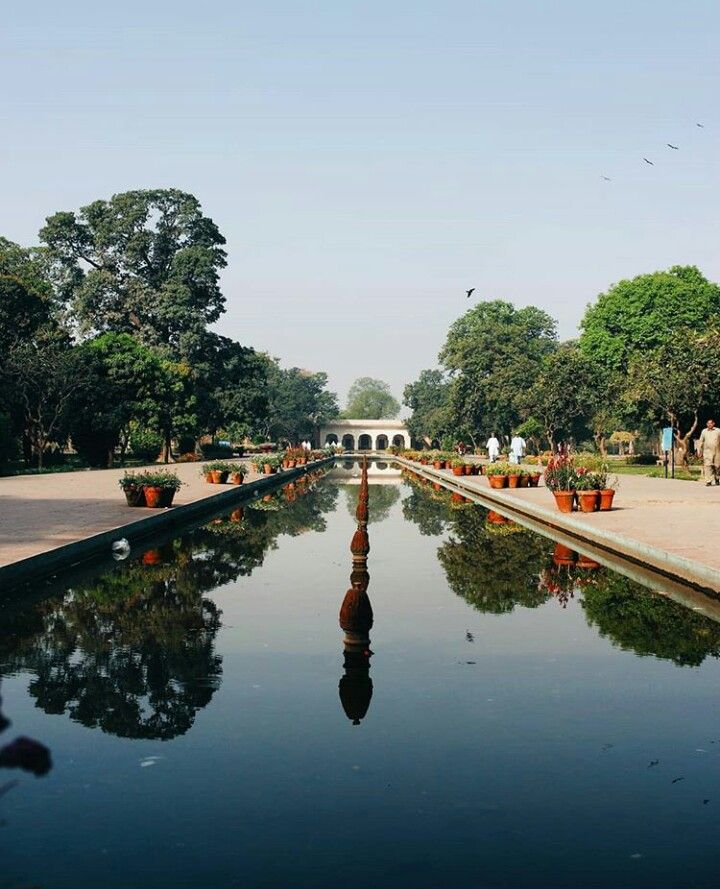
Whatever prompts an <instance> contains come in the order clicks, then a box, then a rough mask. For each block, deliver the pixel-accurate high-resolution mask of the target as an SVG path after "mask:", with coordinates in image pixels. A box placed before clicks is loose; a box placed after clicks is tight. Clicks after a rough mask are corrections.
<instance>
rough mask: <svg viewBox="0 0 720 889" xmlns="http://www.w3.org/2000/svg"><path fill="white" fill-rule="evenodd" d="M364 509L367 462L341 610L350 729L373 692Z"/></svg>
mask: <svg viewBox="0 0 720 889" xmlns="http://www.w3.org/2000/svg"><path fill="white" fill-rule="evenodd" d="M367 507H368V486H367V460H366V459H363V466H362V478H361V481H360V490H359V492H358V506H357V511H356V515H357V518H358V525H357V529H356V530H355V533H354V534H353V538H352V542H351V544H350V551H351V552H352V555H353V570H352V574H351V575H350V583H351V587H350V589H349V590H348V591H347V593H345V598H344V599H343V603H342V605H341V607H340V626H341V627H342V629H343V630H344V631H345V637H344V639H343V648H344V654H345V660H344V665H343V666H344V668H345V674H344V676H342V678H341V679H340V685H339V692H340V703H341V704H342V708H343V710H344V711H345V715H346V716H347V717H348V719H351V720H352V723H353V725H360V721H361V720H362V719H364V718H365V715H366V713H367V711H368V708H369V706H370V700H371V699H372V691H373V684H372V679H371V678H370V675H369V671H370V658H371V657H372V652H371V651H370V636H369V633H370V629H371V627H372V625H373V610H372V605H371V604H370V599H369V598H368V594H367V589H368V585H369V583H370V575H369V574H368V570H367V555H368V553H369V552H370V540H369V538H368V532H367Z"/></svg>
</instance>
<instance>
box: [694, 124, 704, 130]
mask: <svg viewBox="0 0 720 889" xmlns="http://www.w3.org/2000/svg"><path fill="white" fill-rule="evenodd" d="M695 126H696V127H700V129H701V130H704V129H705V124H704V123H696V124H695Z"/></svg>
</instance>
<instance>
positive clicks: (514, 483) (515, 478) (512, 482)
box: [507, 475, 520, 488]
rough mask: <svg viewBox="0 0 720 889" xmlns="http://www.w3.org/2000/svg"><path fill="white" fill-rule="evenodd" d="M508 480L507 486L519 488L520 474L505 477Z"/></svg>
mask: <svg viewBox="0 0 720 889" xmlns="http://www.w3.org/2000/svg"><path fill="white" fill-rule="evenodd" d="M507 480H508V488H519V487H520V476H519V475H509V476H508V477H507Z"/></svg>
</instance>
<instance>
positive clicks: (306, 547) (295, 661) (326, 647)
mask: <svg viewBox="0 0 720 889" xmlns="http://www.w3.org/2000/svg"><path fill="white" fill-rule="evenodd" d="M357 474H358V473H357V466H356V465H355V466H352V465H347V468H346V467H345V465H344V464H339V465H338V466H337V468H335V469H334V470H333V471H332V472H330V473H329V475H328V476H326V477H325V478H322V479H317V480H315V481H311V482H309V483H303V484H300V485H296V486H295V487H294V488H291V489H289V490H284V491H280V492H279V493H278V494H277V495H275V496H273V498H272V499H270V500H259V501H255V502H254V503H253V504H252V505H248V506H245V508H244V509H242V510H240V511H236V512H234V513H233V514H232V515H229V516H226V517H224V518H222V519H220V520H216V521H214V522H211V523H209V524H208V525H207V526H205V527H203V528H201V529H198V530H196V531H194V532H192V533H188V534H187V535H185V536H182V537H179V538H177V539H175V540H173V541H170V542H167V543H165V544H162V545H161V546H159V547H156V548H154V549H152V550H150V551H149V552H147V553H145V554H144V555H143V556H141V557H136V556H135V554H133V556H131V558H130V559H129V560H128V562H125V563H123V564H120V565H117V566H113V567H112V568H109V569H108V570H106V571H105V572H104V573H99V574H96V575H95V576H93V577H90V578H87V577H86V578H84V579H81V580H78V581H73V583H72V585H71V586H70V587H68V588H66V589H64V590H62V591H55V592H53V593H52V595H50V596H49V597H47V598H44V599H43V598H42V595H41V593H42V588H36V589H34V590H32V591H30V592H31V595H30V596H29V597H28V598H26V599H23V600H17V599H15V600H14V601H12V602H9V603H4V604H3V610H2V612H1V614H2V616H1V617H0V672H1V674H2V686H1V688H0V692H1V694H2V698H3V701H2V710H3V713H4V715H5V716H6V717H7V718H8V719H10V720H11V722H12V726H11V727H10V728H8V729H7V730H6V731H4V732H3V734H2V737H1V738H0V746H2V744H6V743H9V742H10V741H12V739H13V738H14V737H16V736H17V735H25V736H29V737H31V738H34V739H36V740H38V741H40V742H42V743H43V744H45V745H46V746H47V747H48V748H50V751H51V755H52V761H53V766H52V769H51V770H50V771H49V772H48V773H47V774H45V775H43V776H40V777H35V776H33V775H30V774H28V773H26V772H22V771H18V770H12V771H11V770H5V769H3V770H1V771H0V788H5V792H4V793H2V795H0V819H1V821H0V824H1V826H0V847H1V849H2V852H1V856H2V857H1V861H2V865H1V867H0V887H3V889H4V887H14V889H15V887H30V886H32V887H35V886H39V887H44V889H50V887H62V889H65V887H74V889H77V887H97V886H103V887H104V889H115V887H118V889H119V887H123V889H126V887H146V886H147V887H162V889H164V887H174V889H179V887H200V886H213V887H214V886H218V887H225V886H242V887H275V886H293V887H324V886H336V885H338V884H346V883H352V884H355V885H362V886H365V887H393V889H403V887H413V889H425V887H428V889H429V887H437V886H441V885H443V886H448V887H474V889H475V887H524V886H528V887H531V886H532V887H545V886H548V887H549V886H553V887H558V886H562V887H565V886H567V887H576V886H598V887H605V886H607V887H617V886H653V887H656V889H657V887H678V886H694V887H703V886H711V885H716V877H717V864H718V857H719V854H718V841H719V840H720V818H718V812H720V778H719V772H718V768H719V766H720V714H719V713H718V707H717V701H718V694H719V692H718V689H719V687H720V669H719V667H718V656H719V655H720V624H718V623H716V622H714V621H712V620H710V619H708V618H706V617H702V616H700V615H698V614H696V613H694V612H692V611H691V610H688V609H686V608H684V607H682V606H680V605H678V604H675V603H674V602H672V601H669V600H668V599H667V598H665V597H663V596H659V595H656V594H653V593H651V592H649V591H646V590H645V589H644V588H642V587H640V586H638V585H636V584H634V583H633V582H631V581H629V580H626V579H625V578H623V577H621V576H620V575H617V574H614V573H612V572H610V571H607V570H606V569H602V568H598V567H596V566H593V563H589V564H588V565H587V566H586V567H583V563H582V562H580V563H578V561H577V559H576V558H574V557H573V556H572V555H571V556H569V557H568V554H567V553H564V552H563V551H562V550H557V549H555V548H554V544H553V542H552V541H549V540H546V539H545V538H543V537H540V536H537V535H535V534H532V533H530V532H528V531H525V530H523V529H521V528H519V527H518V526H516V525H511V524H507V523H498V522H496V521H493V519H494V516H492V514H491V515H489V514H488V513H487V511H485V510H484V509H481V508H480V507H478V506H474V505H470V504H466V503H462V502H454V501H453V500H452V499H451V497H450V495H449V494H448V493H447V492H445V491H436V490H433V488H432V486H429V485H426V484H423V483H421V482H419V481H418V480H417V479H414V478H411V477H407V476H406V477H404V478H402V479H401V478H400V474H399V472H395V471H394V470H392V468H389V467H388V468H382V469H381V471H380V473H379V474H377V475H371V485H370V524H369V528H368V531H369V537H370V547H371V549H370V553H369V557H368V560H367V570H368V571H369V574H370V584H369V588H368V590H367V593H368V595H369V598H370V600H371V602H372V607H373V610H374V625H373V627H372V629H371V631H370V637H371V643H370V647H371V650H372V656H371V657H370V658H368V659H367V660H366V661H365V669H363V667H362V665H361V666H360V667H358V666H357V663H356V662H355V663H350V664H349V666H348V669H347V670H346V669H345V667H346V665H347V664H348V662H347V661H346V660H345V659H344V655H343V632H342V630H341V629H340V627H339V626H338V611H339V608H340V604H341V602H342V601H343V597H344V596H345V593H346V591H347V589H348V587H349V577H350V570H351V567H352V565H351V556H350V551H349V545H350V540H351V537H352V535H353V532H354V531H355V528H356V520H355V507H356V503H357V492H358V487H357ZM374 482H375V483H374ZM456 499H457V498H456ZM368 664H369V669H368ZM13 781H16V782H17V783H16V784H14V785H11V786H8V784H9V782H13Z"/></svg>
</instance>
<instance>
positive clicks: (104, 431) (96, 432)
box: [70, 333, 167, 466]
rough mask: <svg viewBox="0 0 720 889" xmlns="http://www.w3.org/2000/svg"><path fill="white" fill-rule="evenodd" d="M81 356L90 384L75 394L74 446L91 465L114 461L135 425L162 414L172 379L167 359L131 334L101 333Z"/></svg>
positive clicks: (80, 348)
mask: <svg viewBox="0 0 720 889" xmlns="http://www.w3.org/2000/svg"><path fill="white" fill-rule="evenodd" d="M77 355H78V360H79V365H78V366H79V368H80V373H81V374H82V377H83V379H84V381H85V383H86V385H85V386H84V388H83V391H82V393H81V395H80V397H78V398H76V399H74V408H73V414H72V418H71V421H70V434H71V437H72V441H73V445H74V446H75V448H76V449H77V451H78V452H79V453H80V454H81V455H82V456H83V457H85V458H86V459H87V460H88V462H90V463H91V464H93V465H101V464H106V465H108V466H111V465H112V462H113V453H114V450H115V448H116V446H117V445H118V443H119V442H120V441H121V439H122V440H123V441H125V442H126V441H127V440H128V437H129V430H130V424H131V423H132V422H133V421H135V422H136V423H142V424H146V423H148V421H150V419H151V418H153V417H154V416H155V415H156V414H157V412H158V403H159V402H162V400H163V395H162V393H163V390H164V388H165V386H166V384H167V375H166V369H165V364H166V359H165V358H164V357H163V356H162V354H161V353H160V352H159V350H157V349H153V348H151V347H149V346H144V345H143V344H142V343H140V342H138V340H137V339H135V338H134V337H132V336H130V334H127V333H104V334H100V336H97V337H95V338H93V339H91V340H88V341H86V342H84V343H82V344H81V345H79V346H78V347H77Z"/></svg>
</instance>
